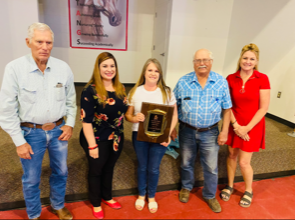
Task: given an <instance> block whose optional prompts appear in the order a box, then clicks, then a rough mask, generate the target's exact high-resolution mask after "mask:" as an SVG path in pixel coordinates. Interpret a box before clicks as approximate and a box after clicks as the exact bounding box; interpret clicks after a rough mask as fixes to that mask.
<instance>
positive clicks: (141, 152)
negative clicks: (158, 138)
mask: <svg viewBox="0 0 295 220" xmlns="http://www.w3.org/2000/svg"><path fill="white" fill-rule="evenodd" d="M136 138H137V132H133V133H132V140H133V146H134V149H135V153H136V156H137V160H138V168H137V179H138V192H139V195H140V196H145V195H146V191H148V197H149V198H154V197H155V194H156V191H157V186H158V181H159V174H160V170H159V168H160V164H161V160H162V158H163V156H164V154H165V152H166V150H167V148H166V147H164V146H162V145H160V144H157V143H149V142H144V141H138V140H136Z"/></svg>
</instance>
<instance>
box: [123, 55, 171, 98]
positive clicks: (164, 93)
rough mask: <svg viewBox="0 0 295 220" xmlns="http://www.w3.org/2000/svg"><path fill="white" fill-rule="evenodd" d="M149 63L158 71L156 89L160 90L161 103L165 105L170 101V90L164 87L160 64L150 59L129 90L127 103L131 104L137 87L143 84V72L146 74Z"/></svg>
mask: <svg viewBox="0 0 295 220" xmlns="http://www.w3.org/2000/svg"><path fill="white" fill-rule="evenodd" d="M151 63H153V64H155V66H156V67H157V69H158V71H159V80H158V83H157V85H158V87H159V88H160V90H161V92H162V97H163V103H164V104H165V103H166V102H167V100H170V99H171V89H170V88H169V87H168V86H166V83H165V81H164V79H163V71H162V67H161V64H160V62H159V61H158V60H157V59H154V58H150V59H148V60H147V61H146V62H145V64H144V66H143V68H142V71H141V75H140V77H139V79H138V81H137V83H136V84H135V86H134V87H133V88H132V89H131V90H130V93H129V100H128V101H129V103H130V102H131V100H132V97H133V95H134V93H135V91H136V89H137V87H138V86H141V85H144V84H145V72H146V69H147V67H148V65H150V64H151Z"/></svg>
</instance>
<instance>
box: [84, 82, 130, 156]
mask: <svg viewBox="0 0 295 220" xmlns="http://www.w3.org/2000/svg"><path fill="white" fill-rule="evenodd" d="M108 96H109V97H108V98H106V97H100V95H98V94H97V93H96V90H95V85H93V84H92V85H89V86H87V87H86V88H84V90H83V92H82V95H81V121H82V122H84V123H92V126H93V132H94V136H95V138H96V142H97V143H99V141H107V140H113V149H114V151H118V146H119V143H120V140H121V135H122V134H123V130H124V128H123V118H124V114H125V112H126V111H127V108H128V105H127V97H124V99H123V100H122V99H119V98H118V97H117V96H116V93H115V92H109V91H108Z"/></svg>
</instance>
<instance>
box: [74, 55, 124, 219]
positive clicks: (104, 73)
mask: <svg viewBox="0 0 295 220" xmlns="http://www.w3.org/2000/svg"><path fill="white" fill-rule="evenodd" d="M127 108H128V107H127V97H126V93H125V88H124V86H123V85H122V84H121V83H120V81H119V73H118V66H117V62H116V59H115V57H114V56H113V55H112V54H110V53H107V52H104V53H101V54H100V55H99V56H98V57H97V59H96V61H95V64H94V70H93V75H92V77H91V79H90V81H89V82H88V84H87V85H86V86H85V88H84V90H83V92H82V95H81V120H82V122H83V124H82V125H83V128H82V130H81V132H80V144H81V146H82V147H83V149H84V151H85V153H86V156H87V159H88V165H89V173H88V186H89V200H90V202H91V204H92V206H93V207H92V212H93V215H94V216H95V217H96V218H99V219H102V218H103V216H104V215H103V210H102V208H101V201H103V202H104V203H106V204H107V205H109V206H110V207H112V208H114V209H119V208H121V205H120V204H119V203H118V202H116V201H114V200H113V198H112V179H113V171H114V166H115V163H116V161H117V159H118V158H119V156H120V154H121V151H122V147H123V141H124V135H123V117H124V114H125V112H126V111H127Z"/></svg>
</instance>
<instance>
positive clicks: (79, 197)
mask: <svg viewBox="0 0 295 220" xmlns="http://www.w3.org/2000/svg"><path fill="white" fill-rule="evenodd" d="M292 175H295V170H287V171H280V172H272V173H262V174H255V175H254V181H259V180H263V179H271V178H279V177H285V176H292ZM242 181H243V177H242V176H237V177H235V182H242ZM218 184H227V178H219V179H218ZM203 185H204V184H203V181H196V182H195V187H201V186H203ZM180 187H181V186H180V183H176V184H168V185H160V186H158V188H157V192H162V191H168V190H179V189H180ZM137 193H138V191H137V188H132V189H121V190H114V191H113V197H118V196H127V195H137ZM65 200H66V202H67V203H72V202H78V201H85V200H88V194H87V193H79V194H72V195H66V196H65ZM41 203H42V206H48V205H50V200H49V198H42V199H41ZM25 206H26V205H25V201H16V202H7V203H1V204H0V211H6V210H13V209H24V208H25Z"/></svg>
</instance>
